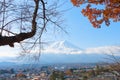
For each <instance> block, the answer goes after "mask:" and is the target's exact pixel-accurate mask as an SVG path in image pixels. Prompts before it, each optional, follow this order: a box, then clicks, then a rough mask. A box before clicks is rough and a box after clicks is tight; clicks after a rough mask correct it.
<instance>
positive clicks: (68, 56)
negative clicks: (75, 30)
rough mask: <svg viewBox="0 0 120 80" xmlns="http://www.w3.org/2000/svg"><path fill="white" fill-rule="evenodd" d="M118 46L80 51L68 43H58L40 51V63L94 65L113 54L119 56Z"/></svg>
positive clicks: (119, 49) (119, 48)
mask: <svg viewBox="0 0 120 80" xmlns="http://www.w3.org/2000/svg"><path fill="white" fill-rule="evenodd" d="M119 51H120V46H104V47H97V48H87V49H81V48H79V47H77V46H75V45H74V44H72V43H70V42H68V41H58V42H54V43H52V44H51V45H49V46H48V47H47V48H46V49H44V50H42V54H41V57H40V61H41V63H96V62H103V61H106V59H105V58H107V57H108V55H110V54H111V52H114V53H115V54H116V55H117V56H119V54H118V53H119Z"/></svg>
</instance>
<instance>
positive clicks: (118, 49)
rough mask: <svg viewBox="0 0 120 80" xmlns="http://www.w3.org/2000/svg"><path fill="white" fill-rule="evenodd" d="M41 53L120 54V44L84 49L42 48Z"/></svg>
mask: <svg viewBox="0 0 120 80" xmlns="http://www.w3.org/2000/svg"><path fill="white" fill-rule="evenodd" d="M42 53H48V54H49V53H52V54H59V53H60V54H112V53H113V54H115V55H120V46H103V47H96V48H87V49H84V50H78V49H73V48H65V47H64V48H60V49H59V48H49V47H48V48H47V49H45V50H42Z"/></svg>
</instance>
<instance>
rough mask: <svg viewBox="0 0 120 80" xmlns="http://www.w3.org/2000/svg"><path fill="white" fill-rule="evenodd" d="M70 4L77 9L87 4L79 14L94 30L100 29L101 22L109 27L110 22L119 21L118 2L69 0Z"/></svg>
mask: <svg viewBox="0 0 120 80" xmlns="http://www.w3.org/2000/svg"><path fill="white" fill-rule="evenodd" d="M71 2H72V3H73V5H74V6H77V7H80V6H81V5H83V4H87V6H86V8H85V9H82V11H81V12H82V14H83V15H84V16H86V17H88V19H89V21H90V23H91V24H92V25H93V26H94V27H95V28H100V27H101V24H102V23H103V22H105V24H106V25H107V26H109V25H110V20H113V21H114V22H118V21H120V0H71ZM99 6H102V7H99Z"/></svg>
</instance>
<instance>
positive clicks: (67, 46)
mask: <svg viewBox="0 0 120 80" xmlns="http://www.w3.org/2000/svg"><path fill="white" fill-rule="evenodd" d="M42 52H43V53H53V54H57V53H61V54H77V53H80V52H81V49H80V48H79V47H77V46H75V45H73V44H72V43H70V42H67V41H58V42H54V43H52V44H51V45H50V46H48V47H47V48H46V49H45V50H43V51H42Z"/></svg>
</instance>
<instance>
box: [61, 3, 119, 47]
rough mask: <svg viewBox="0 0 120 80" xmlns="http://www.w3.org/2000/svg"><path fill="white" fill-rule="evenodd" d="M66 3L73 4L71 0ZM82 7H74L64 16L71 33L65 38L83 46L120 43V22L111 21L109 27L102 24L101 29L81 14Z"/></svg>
mask: <svg viewBox="0 0 120 80" xmlns="http://www.w3.org/2000/svg"><path fill="white" fill-rule="evenodd" d="M66 5H67V7H71V6H73V5H72V4H71V3H70V1H68V4H66ZM81 8H83V7H73V8H72V9H71V10H69V11H67V12H66V13H65V16H64V18H65V20H66V21H65V22H66V24H67V31H68V32H69V35H66V36H65V37H64V39H66V40H68V41H69V42H72V43H74V44H75V45H77V46H79V47H81V48H88V47H99V46H108V45H119V44H120V37H119V34H120V27H119V26H120V22H114V23H113V22H112V21H111V25H110V26H109V27H107V26H106V25H105V24H102V27H101V28H100V29H96V28H93V26H92V24H91V23H90V22H89V20H88V19H87V17H84V16H83V15H82V14H81V12H80V10H81ZM60 39H63V38H62V37H61V38H60Z"/></svg>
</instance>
